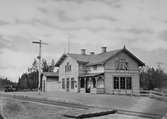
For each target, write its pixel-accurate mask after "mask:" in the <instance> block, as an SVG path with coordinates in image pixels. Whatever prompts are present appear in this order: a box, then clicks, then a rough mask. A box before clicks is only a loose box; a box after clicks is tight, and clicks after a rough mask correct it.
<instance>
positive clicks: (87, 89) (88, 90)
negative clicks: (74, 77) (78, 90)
mask: <svg viewBox="0 0 167 119" xmlns="http://www.w3.org/2000/svg"><path fill="white" fill-rule="evenodd" d="M89 83H90V82H89V78H86V93H90V84H89Z"/></svg>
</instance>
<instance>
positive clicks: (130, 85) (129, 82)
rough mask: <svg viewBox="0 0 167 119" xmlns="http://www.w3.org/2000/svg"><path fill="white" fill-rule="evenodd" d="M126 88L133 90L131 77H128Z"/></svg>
mask: <svg viewBox="0 0 167 119" xmlns="http://www.w3.org/2000/svg"><path fill="white" fill-rule="evenodd" d="M126 88H127V89H132V78H131V77H126Z"/></svg>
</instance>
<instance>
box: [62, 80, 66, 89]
mask: <svg viewBox="0 0 167 119" xmlns="http://www.w3.org/2000/svg"><path fill="white" fill-rule="evenodd" d="M62 88H63V89H65V79H64V78H63V79H62Z"/></svg>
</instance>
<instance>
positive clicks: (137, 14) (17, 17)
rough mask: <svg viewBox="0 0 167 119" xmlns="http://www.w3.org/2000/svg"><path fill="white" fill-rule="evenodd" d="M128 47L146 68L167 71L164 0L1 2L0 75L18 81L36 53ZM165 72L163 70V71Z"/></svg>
mask: <svg viewBox="0 0 167 119" xmlns="http://www.w3.org/2000/svg"><path fill="white" fill-rule="evenodd" d="M39 39H41V40H43V41H44V42H47V43H48V44H49V45H48V46H45V47H43V49H42V50H43V52H42V53H43V57H44V58H46V59H47V60H48V61H50V60H51V59H55V61H57V60H58V58H59V57H60V56H61V55H62V53H64V52H67V41H68V39H69V40H70V52H73V53H79V52H80V49H81V48H86V49H87V52H90V51H95V52H96V53H97V52H100V47H101V46H107V47H108V50H113V49H119V48H122V47H123V45H124V44H125V45H126V47H127V49H129V50H130V51H131V52H132V53H134V54H135V55H136V56H137V57H138V58H140V59H141V60H142V61H143V62H145V63H146V65H150V66H156V65H157V63H158V62H161V63H162V65H163V67H164V68H165V67H167V0H0V75H2V76H7V77H8V78H9V79H10V80H13V81H17V80H18V77H19V76H20V75H21V74H22V73H23V72H26V71H27V68H28V67H29V66H31V64H32V62H33V59H34V58H35V57H36V56H37V55H38V47H37V46H35V45H33V44H32V41H38V40H39ZM165 70H166V71H167V68H165Z"/></svg>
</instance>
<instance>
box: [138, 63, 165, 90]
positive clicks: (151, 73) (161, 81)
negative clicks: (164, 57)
mask: <svg viewBox="0 0 167 119" xmlns="http://www.w3.org/2000/svg"><path fill="white" fill-rule="evenodd" d="M140 85H141V87H142V88H143V89H148V90H153V89H155V88H158V89H162V88H163V87H165V86H167V74H166V73H165V72H164V71H163V69H162V68H160V67H157V68H153V67H148V66H147V67H145V69H142V70H141V71H140Z"/></svg>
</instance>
